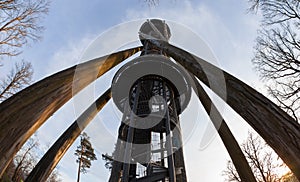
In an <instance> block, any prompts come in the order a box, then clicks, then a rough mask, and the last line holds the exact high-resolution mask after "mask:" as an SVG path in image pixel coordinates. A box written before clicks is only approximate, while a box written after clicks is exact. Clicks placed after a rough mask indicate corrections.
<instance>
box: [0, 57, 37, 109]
mask: <svg viewBox="0 0 300 182" xmlns="http://www.w3.org/2000/svg"><path fill="white" fill-rule="evenodd" d="M32 74H33V69H32V65H31V63H29V62H24V61H22V62H21V63H20V64H18V63H16V64H15V68H13V69H12V70H11V71H10V73H9V74H8V75H7V76H6V78H3V79H2V80H0V103H1V102H2V101H4V100H5V99H7V98H9V97H10V96H12V95H14V94H15V93H17V92H18V91H20V90H21V89H23V88H24V87H26V86H28V85H29V84H30V82H31V79H32Z"/></svg>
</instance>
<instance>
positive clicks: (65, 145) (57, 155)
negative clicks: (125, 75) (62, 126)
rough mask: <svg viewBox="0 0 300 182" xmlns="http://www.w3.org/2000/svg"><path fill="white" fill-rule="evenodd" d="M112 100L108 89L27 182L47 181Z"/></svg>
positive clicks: (45, 156)
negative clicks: (79, 137)
mask: <svg viewBox="0 0 300 182" xmlns="http://www.w3.org/2000/svg"><path fill="white" fill-rule="evenodd" d="M110 98H111V91H110V89H108V90H107V91H106V92H105V93H104V94H103V95H102V96H100V97H99V98H98V99H97V100H96V101H95V102H94V103H93V104H91V105H90V106H89V107H88V108H87V109H86V110H85V111H84V112H83V113H82V114H81V115H80V116H79V117H78V118H77V119H76V120H75V121H74V122H73V124H72V125H71V126H70V127H69V128H68V129H67V130H66V131H65V132H64V133H63V134H62V135H61V136H60V137H59V138H58V139H57V141H56V142H55V143H54V144H53V145H52V146H51V148H50V149H49V150H48V151H47V152H46V154H45V155H44V156H43V157H42V159H41V160H40V161H39V162H38V164H37V165H36V166H35V167H34V169H33V170H32V171H31V172H30V174H29V176H28V177H27V178H26V180H25V182H30V181H46V180H47V178H48V177H49V175H50V174H51V172H52V171H53V169H54V168H55V167H56V165H57V164H58V162H59V161H60V159H61V158H62V157H63V156H64V155H65V153H66V152H67V150H68V149H69V148H70V147H71V145H72V144H73V143H74V141H75V140H76V138H77V137H78V136H79V135H80V133H81V131H82V130H84V128H85V127H86V126H87V125H88V124H89V123H90V122H91V121H92V119H93V118H94V117H95V116H96V114H97V113H98V112H99V111H100V110H101V109H102V108H103V107H104V105H105V104H106V103H107V102H108V101H109V99H110Z"/></svg>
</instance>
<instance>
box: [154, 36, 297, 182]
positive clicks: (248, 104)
mask: <svg viewBox="0 0 300 182" xmlns="http://www.w3.org/2000/svg"><path fill="white" fill-rule="evenodd" d="M151 42H152V43H153V44H155V45H156V46H157V47H159V48H160V49H162V50H163V51H165V52H166V53H167V54H168V55H169V56H171V57H173V58H174V59H175V60H176V61H177V62H178V63H180V64H181V65H182V66H183V67H185V68H186V69H187V70H188V71H189V72H191V73H193V74H194V75H195V76H197V77H198V78H199V79H200V80H201V81H202V82H203V83H204V84H206V85H207V86H208V87H210V88H211V89H212V90H213V91H214V92H215V93H216V94H217V95H219V96H220V97H221V98H222V99H223V100H224V101H225V102H227V104H228V105H229V106H230V107H231V108H232V109H234V110H235V111H236V112H237V113H238V114H239V115H240V116H242V117H243V118H244V119H245V121H247V122H248V123H249V125H250V126H251V127H252V128H254V129H255V130H256V131H257V133H258V134H259V135H260V136H261V137H262V138H263V139H264V140H265V141H266V142H267V143H268V145H270V146H271V147H272V148H273V149H274V151H275V152H276V153H277V154H278V155H279V157H280V158H281V159H282V160H283V161H284V162H285V163H286V164H287V165H288V167H289V168H290V169H291V171H292V172H293V173H294V175H295V176H296V177H297V178H298V179H299V180H300V157H299V154H300V125H299V123H297V122H296V121H295V120H294V119H293V118H292V117H290V116H289V115H288V114H287V113H286V112H284V111H283V110H281V109H280V108H279V107H278V106H277V105H276V104H274V103H273V102H272V101H270V100H269V99H267V98H266V97H265V96H263V95H262V94H260V93H259V92H257V91H256V90H254V89H253V88H251V87H250V86H248V85H247V84H245V83H243V82H242V81H241V80H239V79H237V78H236V77H234V76H232V75H230V74H229V73H227V72H225V71H223V70H222V69H220V68H218V67H216V66H214V65H212V64H210V63H208V62H207V61H205V60H203V59H201V58H199V57H197V56H195V55H192V54H190V53H188V52H187V51H184V50H182V49H180V48H177V47H175V46H172V45H170V44H168V43H166V42H158V41H155V40H151ZM216 72H222V73H223V76H224V79H225V82H226V90H225V93H226V94H224V90H221V89H218V87H215V86H213V87H212V86H210V83H214V85H222V84H223V80H222V79H220V77H218V76H216V75H215V73H216ZM208 78H209V79H208Z"/></svg>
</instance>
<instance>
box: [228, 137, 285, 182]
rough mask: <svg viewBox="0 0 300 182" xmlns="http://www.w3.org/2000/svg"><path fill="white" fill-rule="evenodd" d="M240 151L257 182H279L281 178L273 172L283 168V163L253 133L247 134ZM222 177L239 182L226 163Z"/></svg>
mask: <svg viewBox="0 0 300 182" xmlns="http://www.w3.org/2000/svg"><path fill="white" fill-rule="evenodd" d="M242 150H243V152H244V153H245V157H246V158H247V160H248V162H249V164H250V166H251V169H252V171H253V174H254V176H255V178H256V180H257V181H259V182H279V181H280V179H281V176H279V175H278V174H277V173H276V172H275V171H277V170H278V169H280V168H284V167H285V166H284V165H283V162H282V161H281V159H279V157H278V156H277V155H276V154H275V153H274V152H273V150H272V149H271V148H270V147H269V146H268V145H267V144H266V143H265V142H264V141H263V140H262V139H261V138H259V136H255V135H254V134H253V133H251V132H249V133H248V138H247V140H246V141H245V142H244V143H243V144H242ZM223 176H225V177H226V181H228V182H233V181H235V182H240V181H241V180H240V178H239V177H238V174H237V171H236V169H235V167H234V166H233V165H232V162H231V161H228V163H227V168H226V170H224V171H223Z"/></svg>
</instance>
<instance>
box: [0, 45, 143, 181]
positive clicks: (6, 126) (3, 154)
mask: <svg viewBox="0 0 300 182" xmlns="http://www.w3.org/2000/svg"><path fill="white" fill-rule="evenodd" d="M139 50H140V47H137V48H132V49H128V50H124V51H120V52H117V53H113V54H111V55H109V56H103V57H101V58H96V59H94V60H91V61H88V62H85V63H82V64H79V65H76V66H73V67H71V68H68V69H66V70H63V71H61V72H58V73H56V74H54V75H51V76H50V77H47V78H45V79H43V80H41V81H39V82H37V83H35V84H33V85H31V86H29V87H27V88H26V89H24V90H22V91H21V92H19V93H17V94H15V95H14V96H12V97H10V98H9V99H7V100H5V101H4V102H2V103H1V104H0V115H1V117H0V145H1V148H0V176H2V174H3V172H4V171H5V169H6V167H7V166H8V164H9V163H10V161H11V160H12V158H13V156H14V155H15V154H16V152H17V151H18V150H19V149H20V148H21V147H22V145H23V144H24V143H25V141H26V140H27V139H28V138H29V137H30V136H31V135H32V134H33V133H34V132H35V131H36V130H37V129H38V128H39V127H40V126H41V125H42V124H43V123H44V122H45V121H46V120H47V119H48V118H49V117H50V116H51V115H52V114H53V113H54V112H56V111H57V110H58V109H59V108H60V107H61V106H62V105H64V104H65V103H66V102H67V101H68V100H70V99H71V98H72V97H73V96H74V95H75V94H77V93H78V92H79V91H80V90H82V89H83V88H85V87H86V86H87V85H89V84H90V83H91V82H93V81H94V80H96V79H97V78H98V77H100V76H101V75H103V74H104V73H106V72H107V71H109V70H110V69H111V68H113V67H114V66H115V65H117V64H119V63H120V62H122V60H124V59H127V58H128V57H130V56H131V55H133V54H135V53H136V52H138V51H139Z"/></svg>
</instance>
